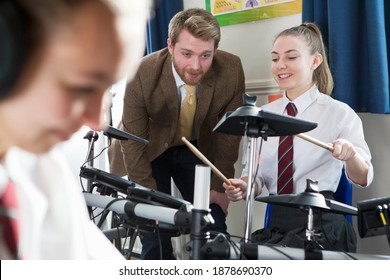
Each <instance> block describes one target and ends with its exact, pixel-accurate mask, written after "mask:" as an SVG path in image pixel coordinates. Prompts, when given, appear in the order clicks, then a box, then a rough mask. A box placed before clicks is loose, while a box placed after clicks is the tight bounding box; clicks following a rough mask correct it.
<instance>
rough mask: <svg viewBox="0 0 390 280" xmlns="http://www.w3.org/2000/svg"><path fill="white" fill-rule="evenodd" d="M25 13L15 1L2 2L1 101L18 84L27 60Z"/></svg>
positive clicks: (0, 27) (0, 30)
mask: <svg viewBox="0 0 390 280" xmlns="http://www.w3.org/2000/svg"><path fill="white" fill-rule="evenodd" d="M23 28H26V26H24V24H23V12H22V11H21V10H20V9H19V7H18V6H17V5H16V3H15V2H14V0H0V100H1V99H4V98H6V97H7V96H8V93H9V91H10V90H11V89H12V87H13V86H14V85H15V84H16V82H17V80H18V78H19V76H20V73H21V71H22V68H23V63H24V61H25V58H26V52H25V49H26V44H25V42H26V38H24V37H25V30H24V29H23Z"/></svg>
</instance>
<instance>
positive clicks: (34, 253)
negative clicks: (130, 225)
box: [0, 0, 149, 259]
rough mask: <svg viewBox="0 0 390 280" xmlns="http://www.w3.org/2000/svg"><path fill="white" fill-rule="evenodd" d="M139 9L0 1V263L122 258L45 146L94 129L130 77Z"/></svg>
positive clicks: (72, 1)
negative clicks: (111, 94)
mask: <svg viewBox="0 0 390 280" xmlns="http://www.w3.org/2000/svg"><path fill="white" fill-rule="evenodd" d="M148 6H149V5H148V1H137V0H126V1H103V0H102V1H99V0H52V1H47V0H35V1H30V0H4V1H1V2H0V40H1V45H0V127H1V130H0V159H1V165H0V196H1V213H0V214H1V223H0V227H2V228H1V232H2V235H1V236H0V257H1V259H121V258H122V255H121V254H120V253H119V251H117V250H116V248H115V247H114V246H113V245H112V244H111V243H110V242H109V240H108V239H106V237H105V236H104V235H103V234H102V233H101V232H100V230H99V229H98V228H97V227H96V226H95V225H94V224H93V223H92V222H91V221H90V220H89V217H88V213H87V208H86V204H85V201H84V199H83V196H82V193H81V189H80V187H79V183H78V182H76V181H74V177H73V175H72V173H71V171H70V170H69V167H68V166H67V162H66V160H65V157H63V155H62V154H61V153H59V152H58V151H56V149H55V148H54V147H55V145H56V144H58V143H60V142H63V141H65V140H67V139H69V138H70V137H71V136H72V135H73V133H75V132H76V131H78V130H79V128H80V127H81V126H83V125H87V126H89V127H90V128H91V129H94V130H102V129H103V128H104V121H103V117H102V115H103V109H102V108H103V100H105V98H104V96H105V95H106V93H107V92H108V91H107V89H108V88H109V87H110V86H111V85H112V84H114V83H115V82H116V81H118V80H119V79H120V78H122V77H123V76H124V75H125V74H126V71H127V73H129V78H130V77H131V76H132V75H133V73H134V72H135V71H136V68H137V67H136V66H137V61H138V60H139V58H140V57H141V56H142V54H143V51H144V29H145V28H144V27H145V24H146V16H147V12H148ZM124 27H126V28H127V29H126V32H127V33H124V32H123V31H125V29H124ZM129 65H131V66H130V67H128V66H129ZM124 66H125V67H126V68H124ZM12 192H14V194H15V195H16V197H14V198H16V199H13V198H11V194H12ZM14 202H16V204H15V203H14ZM9 218H12V219H13V220H12V221H11V224H10V225H11V227H8V226H7V222H8V221H9Z"/></svg>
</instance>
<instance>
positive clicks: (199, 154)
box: [181, 137, 230, 185]
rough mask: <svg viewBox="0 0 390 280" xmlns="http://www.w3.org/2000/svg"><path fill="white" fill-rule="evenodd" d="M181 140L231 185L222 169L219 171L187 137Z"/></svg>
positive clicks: (220, 177)
mask: <svg viewBox="0 0 390 280" xmlns="http://www.w3.org/2000/svg"><path fill="white" fill-rule="evenodd" d="M181 140H182V141H183V142H184V143H185V144H186V145H187V147H188V148H189V149H190V150H191V151H192V152H193V153H194V154H195V155H196V156H197V157H198V158H199V159H200V160H201V161H203V163H204V164H206V165H208V166H209V167H210V168H211V170H212V171H213V172H214V173H215V175H217V176H218V178H219V179H221V180H222V181H223V182H225V183H226V184H228V185H230V182H229V180H228V178H226V177H225V176H224V175H223V174H222V173H221V171H219V170H218V169H217V168H216V167H215V166H214V164H212V163H211V162H210V161H209V160H208V159H207V158H206V157H205V156H204V155H203V154H202V153H201V152H200V151H199V150H198V149H197V148H196V147H195V146H194V145H192V144H191V143H190V142H189V141H188V140H187V139H186V138H185V137H182V138H181Z"/></svg>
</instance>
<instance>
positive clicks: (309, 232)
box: [305, 207, 323, 250]
mask: <svg viewBox="0 0 390 280" xmlns="http://www.w3.org/2000/svg"><path fill="white" fill-rule="evenodd" d="M308 210H309V213H308V215H307V229H306V238H307V240H306V241H305V249H308V250H310V249H323V248H322V246H321V245H320V244H319V243H318V242H317V241H316V236H319V235H320V234H318V233H316V232H315V230H314V215H313V209H312V208H311V207H308Z"/></svg>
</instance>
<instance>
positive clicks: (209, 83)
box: [195, 68, 215, 135]
mask: <svg viewBox="0 0 390 280" xmlns="http://www.w3.org/2000/svg"><path fill="white" fill-rule="evenodd" d="M200 86H201V87H200V93H199V96H198V106H197V108H196V115H195V131H196V134H197V135H199V131H200V128H201V124H202V123H203V121H204V119H205V118H206V115H207V112H208V111H209V108H210V105H211V100H213V96H214V88H215V81H214V71H213V69H212V68H211V69H210V70H209V72H208V73H207V74H206V76H205V78H204V80H203V81H202V82H201V85H200Z"/></svg>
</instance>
